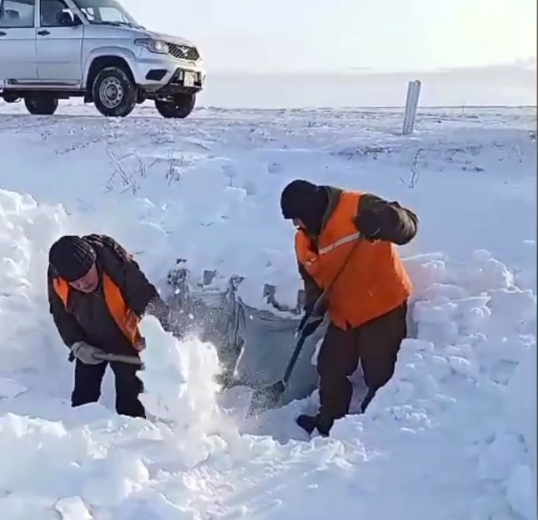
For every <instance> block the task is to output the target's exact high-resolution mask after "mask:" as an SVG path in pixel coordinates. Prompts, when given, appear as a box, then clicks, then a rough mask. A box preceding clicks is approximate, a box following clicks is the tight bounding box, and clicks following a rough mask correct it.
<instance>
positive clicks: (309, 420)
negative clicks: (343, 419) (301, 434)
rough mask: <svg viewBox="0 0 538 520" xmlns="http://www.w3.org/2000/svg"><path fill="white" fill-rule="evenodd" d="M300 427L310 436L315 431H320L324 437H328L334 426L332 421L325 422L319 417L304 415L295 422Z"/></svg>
mask: <svg viewBox="0 0 538 520" xmlns="http://www.w3.org/2000/svg"><path fill="white" fill-rule="evenodd" d="M295 421H296V423H297V424H298V426H300V427H301V428H302V429H303V430H304V431H305V432H306V433H308V435H312V433H313V431H314V430H316V429H317V430H318V432H319V434H320V435H321V436H322V437H328V436H329V432H330V431H331V428H332V426H333V424H334V421H332V420H324V419H323V418H321V417H320V415H319V414H317V415H306V414H302V415H299V417H297V419H296V420H295Z"/></svg>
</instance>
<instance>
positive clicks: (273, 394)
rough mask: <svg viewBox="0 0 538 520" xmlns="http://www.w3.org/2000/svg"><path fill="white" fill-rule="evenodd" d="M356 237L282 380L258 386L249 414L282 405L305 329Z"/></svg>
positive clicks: (296, 347) (307, 321)
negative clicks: (261, 386) (262, 386)
mask: <svg viewBox="0 0 538 520" xmlns="http://www.w3.org/2000/svg"><path fill="white" fill-rule="evenodd" d="M354 238H355V239H356V243H355V245H354V246H353V248H352V250H351V251H350V252H349V255H348V256H347V258H346V259H345V261H344V263H343V264H342V267H341V268H340V271H338V273H337V274H336V276H335V277H334V278H333V279H332V281H331V283H330V284H329V285H328V286H327V287H326V289H325V290H324V291H323V293H322V294H321V296H320V297H319V298H318V299H317V300H316V303H314V306H313V308H312V310H311V311H310V315H309V317H308V319H307V320H306V322H305V324H304V325H303V327H302V329H301V330H300V331H299V338H298V339H297V343H296V344H295V349H294V350H293V354H292V355H291V358H290V361H289V363H288V366H287V367H286V371H285V372H284V376H283V377H282V379H281V380H280V381H277V382H276V383H273V384H272V385H270V386H266V387H264V388H258V389H257V390H255V391H254V393H253V394H252V398H251V402H250V409H249V411H248V414H247V416H251V415H257V414H259V413H262V412H265V411H266V410H269V409H271V408H276V407H278V406H279V405H280V402H281V399H282V396H283V395H284V392H285V391H286V388H287V386H288V382H289V380H290V377H291V374H292V372H293V369H294V368H295V365H296V363H297V359H298V358H299V354H300V353H301V350H302V349H303V345H304V343H305V341H306V339H307V337H308V336H307V335H306V334H305V332H304V331H305V329H306V328H307V327H306V325H308V324H309V323H311V322H312V317H313V316H318V315H319V311H320V310H321V308H322V307H323V305H324V303H325V300H326V298H327V295H328V294H329V291H330V290H331V288H332V286H333V285H334V284H335V282H336V281H337V280H338V278H339V277H340V275H341V274H342V272H343V271H344V269H345V268H346V266H347V264H348V262H349V260H350V258H351V256H352V255H353V253H354V252H355V249H356V248H357V244H359V242H360V240H361V234H360V233H357V234H356V237H354Z"/></svg>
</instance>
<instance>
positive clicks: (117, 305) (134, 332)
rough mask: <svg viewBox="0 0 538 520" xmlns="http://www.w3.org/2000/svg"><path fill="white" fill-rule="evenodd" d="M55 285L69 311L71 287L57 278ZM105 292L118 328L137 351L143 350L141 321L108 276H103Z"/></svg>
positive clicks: (109, 308)
mask: <svg viewBox="0 0 538 520" xmlns="http://www.w3.org/2000/svg"><path fill="white" fill-rule="evenodd" d="M53 285H54V290H55V291H56V294H57V295H58V296H59V298H60V299H61V300H62V302H63V304H64V307H65V308H66V309H67V302H68V299H69V292H70V290H71V287H70V285H69V284H68V283H67V282H66V281H65V280H64V279H62V278H55V279H54V282H53ZM103 292H104V297H105V302H106V304H107V307H108V310H109V312H110V314H111V316H112V317H113V318H114V321H115V322H116V325H117V326H118V328H119V329H120V330H121V331H122V332H123V334H124V336H125V337H126V338H127V339H128V340H129V342H130V343H131V345H133V347H134V348H135V349H136V350H142V348H141V342H142V336H140V332H139V330H138V323H139V321H140V320H139V319H138V317H137V316H136V314H135V313H134V312H133V311H131V310H130V309H129V308H128V307H127V304H126V303H125V300H124V299H123V295H122V294H121V291H120V289H119V287H118V286H117V285H116V284H115V283H114V282H113V281H112V279H111V278H110V277H109V276H108V275H107V274H104V275H103Z"/></svg>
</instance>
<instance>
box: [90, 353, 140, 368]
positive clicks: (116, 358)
mask: <svg viewBox="0 0 538 520" xmlns="http://www.w3.org/2000/svg"><path fill="white" fill-rule="evenodd" d="M93 357H94V358H95V359H98V360H99V361H108V362H112V363H114V362H115V363H125V364H127V365H136V366H139V367H141V368H142V369H143V368H144V363H142V360H141V359H140V358H138V357H136V356H123V355H121V354H108V353H107V352H103V353H102V354H94V356H93Z"/></svg>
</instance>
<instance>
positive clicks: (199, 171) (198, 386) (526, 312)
mask: <svg viewBox="0 0 538 520" xmlns="http://www.w3.org/2000/svg"><path fill="white" fill-rule="evenodd" d="M0 110H1V111H2V112H1V115H0V117H1V119H0V188H1V190H0V214H1V218H0V251H1V261H2V268H1V269H0V277H1V283H0V287H1V295H0V296H1V297H0V464H1V471H0V517H1V518H2V520H26V519H27V518H39V520H48V519H54V520H56V519H58V518H61V519H63V520H86V519H94V520H109V519H110V520H112V519H114V520H138V519H142V518H143V519H147V520H153V519H154V520H178V519H183V518H185V519H192V520H217V519H226V520H235V519H239V518H243V517H244V518H248V519H259V520H262V519H263V520H288V519H290V520H291V519H296V518H302V517H305V518H310V519H311V520H317V519H324V520H325V519H326V518H327V517H328V516H330V515H331V514H333V515H334V514H335V513H336V514H337V516H338V518H339V519H340V520H346V519H348V518H349V519H356V518H362V517H364V518H368V519H369V520H384V519H386V518H401V519H403V520H407V519H413V520H415V519H417V518H420V519H422V518H424V519H426V518H428V519H431V520H456V519H457V520H460V519H469V520H521V519H524V520H535V519H536V510H535V502H536V410H537V404H536V363H537V360H536V159H537V158H536V133H535V125H536V112H535V109H508V108H506V109H503V108H494V109H493V108H492V109H487V110H486V109H465V110H462V109H457V110H456V109H453V110H450V109H446V110H433V109H428V110H423V111H422V112H421V114H420V117H419V121H418V128H417V132H416V134H415V135H414V136H412V137H409V138H403V137H401V136H399V135H398V130H399V128H400V122H401V114H400V112H399V111H395V110H360V109H354V110H337V109H325V110H317V111H314V110H274V111H265V110H236V111H234V110H225V109H202V110H198V111H197V112H196V113H195V114H194V115H193V117H191V118H189V119H187V120H185V121H181V122H174V121H164V120H162V119H160V118H158V117H156V116H155V115H154V114H153V112H152V111H148V110H146V109H145V108H141V109H139V110H138V111H137V113H136V114H135V115H133V116H132V117H129V118H127V119H125V120H121V121H118V120H107V119H104V118H101V117H98V116H95V115H94V111H93V110H92V109H89V108H85V107H77V106H64V107H63V108H62V110H61V112H59V115H57V116H54V117H31V116H27V115H21V114H20V113H19V112H20V111H19V108H18V107H17V106H15V107H14V106H9V105H7V106H6V105H4V106H2V107H1V109H0ZM296 177H307V178H309V179H311V180H313V181H315V182H316V181H317V182H323V183H328V184H336V185H340V186H343V187H347V188H356V189H362V190H372V191H374V192H376V193H379V194H380V195H382V196H385V197H387V198H390V199H394V200H399V201H401V202H402V203H404V204H407V205H409V206H411V207H413V208H414V209H415V210H416V211H417V212H418V214H419V216H420V219H421V229H420V234H419V236H418V237H417V239H416V240H415V242H414V243H412V244H411V245H409V246H408V247H407V248H405V249H403V251H402V254H403V255H404V256H405V257H406V262H407V265H408V267H409V269H410V272H411V275H412V278H413V281H414V283H415V294H414V297H413V299H414V305H413V311H412V314H413V316H412V318H413V321H414V322H415V329H416V330H415V331H414V332H415V333H414V334H413V335H414V337H413V338H409V339H408V340H406V342H405V344H404V346H403V348H402V352H401V355H400V357H399V360H398V367H397V371H396V375H395V377H394V378H393V380H392V381H391V382H390V383H389V384H388V385H387V386H386V387H385V388H384V389H383V390H382V391H381V392H380V394H379V396H378V397H377V398H376V400H375V401H374V402H373V403H372V405H371V408H370V409H369V410H368V413H367V414H365V415H364V416H362V417H359V416H350V417H348V418H346V419H344V420H342V421H339V422H338V423H337V425H336V426H335V428H334V433H333V434H332V436H331V438H330V439H321V438H315V439H314V440H312V441H311V442H306V441H307V439H305V437H304V436H303V435H302V433H301V432H300V431H298V428H297V427H296V426H295V425H294V423H293V418H294V416H295V415H296V414H297V413H299V411H302V410H304V409H308V408H309V407H311V406H313V404H314V402H315V396H312V397H311V398H309V399H305V400H303V401H300V402H294V403H291V404H290V405H288V406H286V407H285V408H283V409H281V410H276V411H271V412H268V413H267V414H265V415H263V416H261V417H259V418H258V419H256V420H252V419H249V420H246V419H245V418H244V417H243V415H244V414H243V413H242V412H241V403H237V407H236V409H235V411H234V413H230V412H229V410H227V409H224V408H223V407H222V406H219V403H221V402H222V401H221V397H219V396H218V395H217V393H218V387H217V386H216V385H215V384H213V383H212V382H211V380H212V376H213V375H214V374H215V373H216V372H217V370H218V363H217V357H216V352H215V350H214V348H213V347H212V346H211V345H209V344H204V343H202V342H200V341H199V340H198V339H196V338H190V339H188V340H186V341H184V342H182V343H181V344H178V343H177V342H176V341H175V340H174V339H173V338H171V337H169V336H167V335H166V334H165V333H163V331H162V330H161V329H160V327H159V326H158V324H156V322H155V320H153V319H152V318H146V319H145V320H144V322H143V325H142V327H143V333H144V335H145V336H146V338H147V342H148V348H147V350H146V351H145V352H144V354H143V355H144V361H145V364H146V370H145V371H144V372H143V373H142V377H143V379H144V382H145V385H146V394H145V395H144V396H143V399H144V402H145V404H146V406H147V407H148V410H150V412H151V413H152V415H154V416H155V417H156V420H155V421H151V422H150V421H143V420H140V419H128V418H122V417H117V416H115V414H114V413H112V412H111V411H110V410H109V407H108V406H107V405H108V404H109V402H110V399H108V398H109V397H110V396H105V399H104V400H103V404H104V406H102V405H92V406H88V407H85V408H82V409H77V410H73V409H71V408H70V407H69V400H68V398H69V392H70V385H71V378H72V369H73V367H72V365H70V364H69V363H68V362H67V359H66V357H67V356H66V350H65V347H64V346H63V345H62V344H61V343H60V341H59V338H58V336H57V333H56V331H55V329H54V326H53V324H52V321H51V319H50V316H49V315H48V308H47V303H46V291H45V272H46V258H47V250H48V247H49V245H50V244H51V242H52V241H53V240H54V239H55V238H56V237H58V236H59V235H60V234H62V233H66V232H79V233H84V232H106V233H109V234H111V235H112V236H114V237H116V238H117V239H118V240H119V241H121V242H123V243H124V244H125V245H126V246H127V247H128V248H130V249H131V251H133V252H135V253H136V255H137V258H138V259H139V260H140V263H141V265H142V267H143V268H144V269H145V270H146V272H147V273H148V275H149V276H150V277H151V278H152V279H153V280H154V281H155V283H158V284H160V285H162V283H163V281H164V279H165V277H166V274H167V272H168V270H169V269H170V267H171V266H172V265H173V263H174V261H175V259H176V258H185V259H187V265H188V267H189V268H190V270H191V273H192V276H193V280H194V281H197V280H198V281H199V280H200V279H201V277H202V273H203V270H204V269H216V270H217V271H218V274H217V276H216V278H215V280H214V282H213V286H215V287H216V288H219V287H224V284H225V282H226V281H227V279H228V277H229V276H230V275H232V274H238V275H241V276H245V281H244V282H243V283H242V284H241V286H240V295H241V297H242V298H243V299H244V300H245V302H246V303H248V305H251V306H252V307H256V308H267V304H266V303H265V302H264V301H263V298H262V290H263V285H264V284H265V283H271V284H274V285H276V286H277V297H278V299H279V301H281V302H284V303H288V304H290V305H294V303H295V299H296V294H297V290H298V289H299V287H300V283H299V278H298V275H297V273H296V267H295V260H294V256H293V249H292V243H293V242H292V240H293V229H292V228H291V226H290V225H289V223H287V222H285V221H283V220H282V219H281V216H280V210H279V193H280V190H281V189H282V187H283V186H284V185H285V184H286V183H287V182H288V181H289V180H290V179H292V178H296ZM283 362H285V360H284V361H283Z"/></svg>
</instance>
